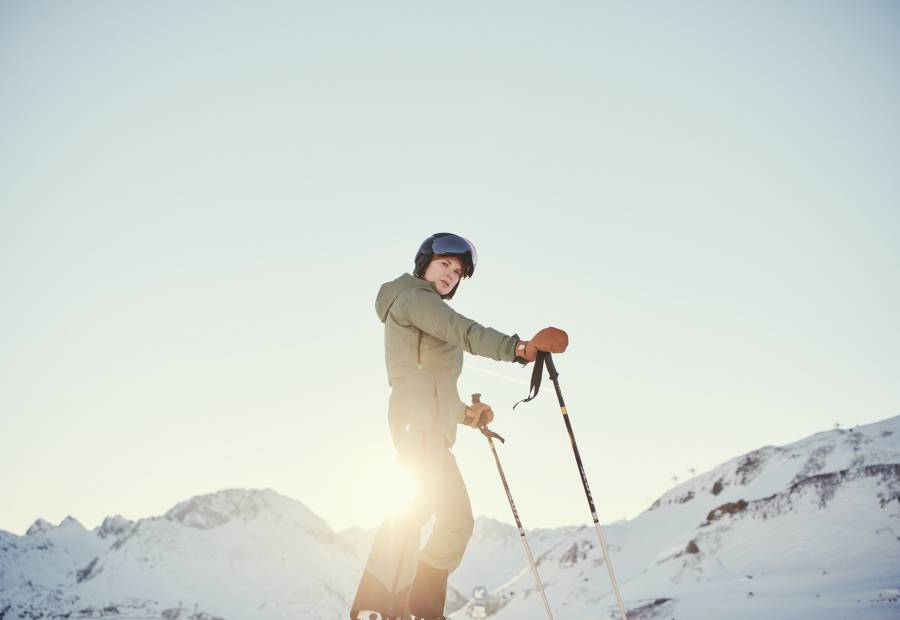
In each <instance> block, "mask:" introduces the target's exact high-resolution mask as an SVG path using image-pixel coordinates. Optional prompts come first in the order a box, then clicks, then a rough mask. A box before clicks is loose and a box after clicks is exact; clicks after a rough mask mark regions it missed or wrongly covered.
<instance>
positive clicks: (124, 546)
mask: <svg viewBox="0 0 900 620" xmlns="http://www.w3.org/2000/svg"><path fill="white" fill-rule="evenodd" d="M48 525H49V524H47V523H46V522H41V521H39V522H36V525H35V526H32V528H30V529H29V533H28V534H26V535H25V536H23V537H18V536H14V535H12V534H9V533H8V532H0V619H3V618H4V613H6V614H7V615H8V617H9V618H18V617H29V618H37V617H50V618H52V617H65V616H66V614H71V615H70V616H68V617H72V618H76V617H93V616H99V615H102V616H108V615H109V616H115V615H120V617H141V618H166V619H167V620H171V619H174V618H188V617H190V618H197V619H198V620H199V619H201V618H202V619H203V620H208V619H213V618H223V619H228V620H231V619H239V618H254V617H256V618H273V619H275V618H279V619H280V618H285V619H286V618H337V617H340V616H342V615H345V613H346V612H345V611H344V610H345V609H346V608H347V607H348V603H347V599H346V592H347V591H348V590H349V589H350V588H352V586H353V584H352V582H353V581H354V580H355V579H356V578H358V573H359V570H360V568H359V559H358V557H357V556H356V553H355V552H354V551H353V549H352V547H351V546H350V545H349V544H348V543H347V542H346V541H344V540H343V539H342V538H341V537H339V536H338V535H337V534H335V533H334V532H333V531H332V530H331V528H330V527H328V525H327V524H326V523H325V522H324V521H323V520H322V519H320V518H319V517H317V516H316V515H315V514H313V513H312V512H311V511H310V510H309V509H308V508H306V507H305V506H304V505H303V504H301V503H300V502H297V501H294V500H292V499H289V498H287V497H284V496H282V495H279V494H278V493H276V492H274V491H272V490H268V489H267V490H225V491H220V492H218V493H213V494H211V495H202V496H198V497H194V498H191V499H189V500H187V501H185V502H181V503H179V504H178V505H176V506H175V507H173V508H172V509H171V510H169V511H168V512H167V513H166V514H165V515H163V516H161V517H153V518H149V519H141V520H139V521H137V522H136V523H132V522H129V521H126V520H124V519H122V518H121V517H112V518H107V519H106V520H105V521H104V522H103V524H102V525H101V526H100V527H98V528H96V529H95V530H94V531H93V532H89V531H87V530H85V529H84V528H83V527H81V526H80V525H78V524H77V522H75V521H74V520H71V523H70V519H67V520H66V521H64V522H63V523H62V524H61V525H60V526H59V527H56V528H53V527H48Z"/></svg>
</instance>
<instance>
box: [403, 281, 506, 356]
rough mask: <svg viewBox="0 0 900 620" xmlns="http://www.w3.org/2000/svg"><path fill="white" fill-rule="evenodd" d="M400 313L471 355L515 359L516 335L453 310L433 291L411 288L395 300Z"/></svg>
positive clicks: (408, 320) (410, 321)
mask: <svg viewBox="0 0 900 620" xmlns="http://www.w3.org/2000/svg"><path fill="white" fill-rule="evenodd" d="M397 301H398V302H400V303H399V304H398V305H399V306H400V307H399V308H398V310H399V314H400V315H401V317H398V318H403V319H405V320H406V321H407V322H408V323H409V324H410V325H414V326H416V327H418V328H419V329H421V330H422V331H423V332H425V333H427V334H430V335H432V336H434V337H435V338H439V339H441V340H443V341H444V342H450V343H452V344H455V345H457V346H458V347H460V348H462V349H463V350H465V351H468V352H469V353H471V354H472V355H480V356H481V357H489V358H491V359H494V360H497V361H498V362H512V361H515V357H516V355H515V347H516V342H518V340H519V336H518V335H517V334H513V335H512V336H507V335H506V334H504V333H502V332H499V331H497V330H496V329H494V328H492V327H484V326H482V325H479V324H478V323H476V322H475V321H473V320H472V319H470V318H467V317H465V316H463V315H461V314H460V313H458V312H456V311H455V310H454V309H453V308H451V307H450V306H448V305H447V303H446V302H445V301H444V300H443V299H441V298H440V296H439V295H437V294H436V293H434V292H432V291H428V290H426V289H422V288H414V289H411V290H409V291H406V292H405V293H403V294H402V295H401V298H400V299H398V300H397Z"/></svg>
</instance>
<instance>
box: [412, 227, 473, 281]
mask: <svg viewBox="0 0 900 620" xmlns="http://www.w3.org/2000/svg"><path fill="white" fill-rule="evenodd" d="M438 235H440V236H438ZM419 252H420V253H421V254H449V255H450V256H466V255H468V258H469V260H471V261H472V264H471V265H467V267H468V268H469V274H468V275H471V274H472V273H474V272H475V265H476V263H477V262H478V252H476V251H475V244H473V243H472V242H471V241H469V240H468V239H466V238H464V237H460V236H459V235H454V234H453V233H437V235H432V236H431V237H429V238H428V239H426V240H425V241H424V242H423V243H422V246H421V247H420V248H419Z"/></svg>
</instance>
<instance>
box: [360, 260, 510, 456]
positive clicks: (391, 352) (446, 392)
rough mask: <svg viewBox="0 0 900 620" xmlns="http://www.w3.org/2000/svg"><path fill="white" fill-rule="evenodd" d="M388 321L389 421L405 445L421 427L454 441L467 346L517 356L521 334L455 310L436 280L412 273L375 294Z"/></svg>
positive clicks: (498, 356) (504, 357) (500, 356)
mask: <svg viewBox="0 0 900 620" xmlns="http://www.w3.org/2000/svg"><path fill="white" fill-rule="evenodd" d="M375 310H376V312H377V313H378V318H379V319H381V322H382V323H384V361H385V364H386V366H387V374H388V383H389V384H390V386H391V397H390V404H389V409H388V421H389V425H390V429H391V435H392V437H393V439H394V445H395V446H396V447H397V449H398V450H400V451H401V453H402V451H403V449H404V448H405V447H407V446H410V447H411V446H413V445H414V444H411V443H410V442H420V441H421V437H422V435H421V433H422V432H429V431H438V432H440V433H441V434H442V435H443V436H444V438H445V439H446V441H447V445H448V446H452V445H453V443H454V441H456V426H457V424H459V423H461V422H462V421H463V420H464V418H465V408H466V405H465V403H463V402H462V400H460V398H459V392H458V391H457V387H456V381H457V379H458V378H459V375H460V373H461V372H462V366H463V351H464V350H465V351H468V352H469V353H471V354H473V355H480V356H483V357H490V358H492V359H495V360H497V361H504V362H512V361H514V360H515V346H516V342H517V341H518V340H519V337H518V335H517V334H513V335H512V336H507V335H506V334H503V333H501V332H499V331H497V330H496V329H493V328H490V327H483V326H482V325H479V324H478V323H476V322H475V321H473V320H472V319H468V318H466V317H464V316H463V315H461V314H459V313H458V312H456V311H454V310H453V308H451V307H450V306H449V305H447V302H445V301H444V300H443V299H441V296H440V294H438V291H437V288H436V287H435V286H434V284H432V283H431V282H428V281H426V280H421V279H419V278H417V277H415V276H413V275H410V274H408V273H405V274H403V275H402V276H400V277H399V278H397V279H396V280H393V281H391V282H385V283H384V284H382V285H381V289H379V291H378V296H377V297H376V299H375Z"/></svg>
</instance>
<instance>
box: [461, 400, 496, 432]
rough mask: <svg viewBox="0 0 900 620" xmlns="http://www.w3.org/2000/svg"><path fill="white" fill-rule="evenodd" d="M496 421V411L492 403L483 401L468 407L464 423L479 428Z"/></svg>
mask: <svg viewBox="0 0 900 620" xmlns="http://www.w3.org/2000/svg"><path fill="white" fill-rule="evenodd" d="M493 421H494V411H493V409H491V406H490V405H486V404H484V403H482V402H477V403H472V404H471V405H468V406H467V407H466V419H465V420H463V424H465V425H466V426H471V427H473V428H479V427H480V426H482V425H483V424H490V423H491V422H493Z"/></svg>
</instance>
